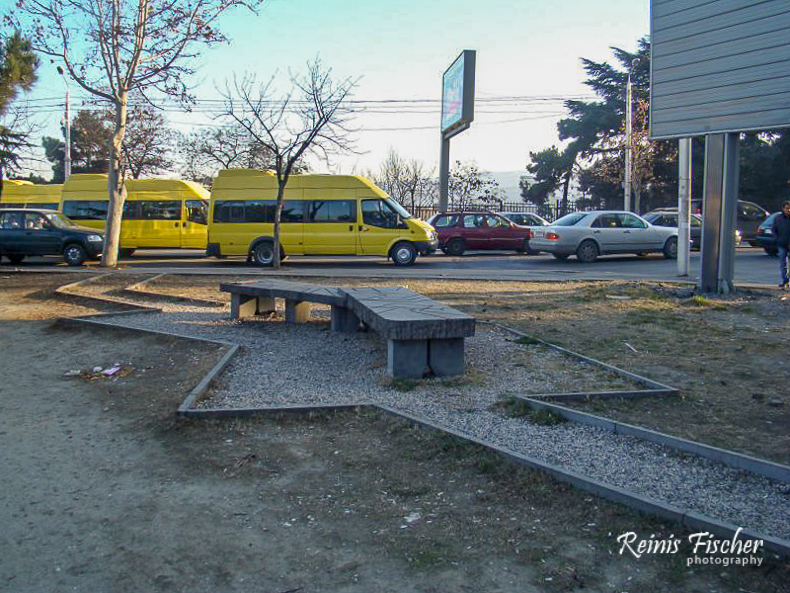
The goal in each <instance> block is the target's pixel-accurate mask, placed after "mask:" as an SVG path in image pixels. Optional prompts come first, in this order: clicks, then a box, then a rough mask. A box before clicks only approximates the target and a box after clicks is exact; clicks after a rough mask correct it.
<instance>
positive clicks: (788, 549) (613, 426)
mask: <svg viewBox="0 0 790 593" xmlns="http://www.w3.org/2000/svg"><path fill="white" fill-rule="evenodd" d="M88 280H91V279H88ZM81 282H82V281H80V282H76V283H73V284H80V283H81ZM67 286H68V285H67ZM89 298H92V299H94V300H97V301H101V302H105V303H106V302H114V301H106V300H102V299H98V298H95V297H89ZM139 309H140V310H139V311H128V312H119V313H113V312H110V313H102V314H97V315H92V316H86V317H82V318H81V317H71V318H64V319H62V320H61V321H62V322H64V323H65V324H67V325H68V324H70V323H73V324H75V325H80V324H86V325H95V326H103V327H111V328H114V329H121V330H126V331H138V332H143V333H149V334H154V335H163V336H168V337H174V338H178V339H184V340H191V341H196V342H202V343H212V344H219V345H222V346H223V347H226V348H228V350H227V351H226V352H225V353H224V355H223V357H222V358H221V359H220V361H219V362H217V364H215V365H214V367H212V369H211V370H210V371H209V373H208V374H207V375H206V376H204V377H203V379H202V380H201V381H200V382H199V383H198V385H197V386H195V387H194V388H193V389H192V390H191V391H190V393H189V394H188V395H187V397H186V399H185V400H184V401H183V402H182V404H181V405H180V406H179V408H178V412H177V414H178V415H179V416H181V417H186V418H196V419H197V418H202V419H208V418H227V417H240V416H241V417H243V416H250V415H253V414H260V413H264V414H265V413H270V414H280V413H309V412H316V411H340V410H348V409H361V408H366V407H371V408H373V409H377V410H381V411H383V412H385V413H388V414H392V415H395V416H397V417H399V418H403V419H406V420H407V421H410V422H413V423H415V424H416V425H418V426H422V427H425V428H428V429H432V430H436V431H440V432H444V433H446V434H450V435H452V436H454V437H456V438H461V439H464V440H467V441H470V442H472V443H475V444H477V445H480V446H482V447H485V448H487V449H489V450H492V451H494V452H495V453H497V454H499V455H501V456H503V457H504V458H506V459H508V460H510V461H512V462H516V463H518V464H519V465H523V466H525V467H530V468H533V469H536V470H540V471H544V472H546V473H548V474H549V475H551V476H552V477H553V478H554V479H557V480H559V481H562V482H565V483H568V484H570V485H572V486H574V487H575V488H578V489H580V490H583V491H586V492H590V493H593V494H596V495H598V496H600V497H602V498H605V499H607V500H611V501H613V502H617V503H620V504H623V505H625V506H627V507H629V508H632V509H635V510H637V511H640V512H643V513H647V514H650V515H653V516H656V517H659V518H661V519H664V520H668V521H671V522H675V523H679V524H681V525H683V526H684V527H686V528H688V529H691V530H696V531H708V532H710V533H713V534H714V535H716V536H718V537H722V538H732V537H734V536H735V534H736V533H737V530H738V527H737V526H735V525H732V524H730V523H726V522H723V521H718V520H716V519H712V518H710V517H706V516H704V515H701V514H699V513H696V512H694V511H686V510H684V509H681V508H679V507H675V506H673V505H669V504H666V503H662V502H660V501H657V500H653V499H651V498H648V497H645V496H642V495H640V494H636V493H633V492H629V491H627V490H624V489H622V488H619V487H616V486H611V485H609V484H605V483H603V482H600V481H598V480H594V479H592V478H589V477H586V476H584V475H582V474H578V473H576V472H572V471H569V470H565V469H563V468H561V467H559V466H556V465H553V464H549V463H544V462H542V461H539V460H537V459H534V458H531V457H527V456H523V455H520V454H518V453H516V452H515V451H512V450H509V449H505V448H502V447H499V446H497V445H494V444H492V443H488V442H486V441H483V440H480V439H477V438H474V437H470V436H468V435H464V434H463V433H460V432H458V431H456V430H453V429H450V428H447V427H442V426H439V425H436V424H433V423H431V422H429V421H427V420H425V419H422V418H418V417H416V416H413V415H411V414H408V413H405V412H401V411H398V410H395V409H393V408H390V407H388V406H383V405H379V404H370V403H362V404H359V403H355V404H334V405H330V406H285V407H270V408H241V409H205V410H199V409H194V408H191V405H193V404H194V403H196V402H197V401H200V398H201V397H203V396H204V395H205V393H206V392H207V390H208V388H209V386H210V384H211V383H212V381H214V380H215V379H216V378H217V376H218V375H219V374H220V373H221V372H222V371H223V370H224V369H225V368H226V367H227V365H228V364H229V363H230V361H231V360H232V358H233V357H234V356H235V354H236V353H237V352H238V351H239V349H240V346H239V345H238V344H233V343H230V342H219V341H214V340H206V339H201V338H192V337H188V336H181V335H178V334H172V333H169V332H164V331H156V330H144V329H138V328H129V327H124V326H118V325H116V324H108V323H104V322H102V321H101V320H100V319H101V318H105V317H110V316H117V315H129V314H137V313H142V312H150V313H155V312H159V311H161V310H160V309H153V308H146V307H139ZM97 318H98V319H97ZM491 325H494V326H496V327H501V328H502V329H504V330H506V331H509V332H511V333H513V334H516V335H524V334H521V333H520V332H517V331H515V330H511V329H510V328H506V327H504V326H499V325H498V324H491ZM537 341H539V342H542V343H544V344H546V345H547V346H549V347H553V348H555V349H557V350H559V351H561V352H564V353H567V354H569V355H571V356H574V357H575V358H578V359H580V360H584V361H586V362H590V363H593V364H598V365H600V366H603V367H605V368H607V369H609V370H612V371H614V372H618V374H621V373H622V374H624V376H627V377H628V378H630V379H631V380H637V381H639V382H641V383H642V384H646V383H647V384H650V385H654V386H656V387H658V388H663V389H673V388H670V387H667V386H664V385H661V384H659V383H655V382H653V381H650V380H649V379H645V378H644V377H639V376H638V375H634V374H632V373H627V372H626V371H622V370H621V369H617V368H616V367H612V366H611V365H606V364H605V363H600V362H599V361H596V360H594V359H590V358H588V357H584V356H581V355H578V354H576V353H574V352H571V351H570V350H566V349H564V348H559V347H556V346H553V345H552V344H549V343H548V342H543V341H542V340H537ZM654 389H655V387H654ZM674 391H677V390H674ZM519 399H524V401H526V402H527V403H528V404H529V405H531V406H533V405H534V406H536V407H546V408H551V409H555V410H556V411H557V412H558V413H562V415H563V416H566V417H567V418H568V419H569V420H572V421H580V420H579V419H581V420H583V421H584V422H582V423H589V424H590V425H593V426H598V427H599V428H604V429H605V430H611V431H612V432H617V430H618V427H620V433H621V434H628V433H629V432H630V434H632V436H635V437H637V438H643V437H642V436H640V435H643V434H644V438H647V440H651V441H652V442H660V443H662V444H665V445H667V446H669V447H673V443H679V444H681V445H682V446H687V447H693V448H692V449H683V450H687V451H689V452H692V453H695V454H700V455H703V454H702V453H700V452H701V451H715V452H717V453H718V454H723V455H724V457H726V458H728V459H729V458H744V459H745V460H747V461H748V462H749V463H753V462H757V463H758V464H760V465H763V466H772V467H773V466H776V467H777V468H779V469H780V470H781V471H782V472H784V471H785V470H787V471H790V468H785V467H784V466H778V464H772V463H770V462H763V461H761V460H757V459H753V458H747V457H746V456H741V455H738V454H735V453H731V452H729V451H724V450H722V449H716V448H715V447H708V446H706V445H701V444H699V443H693V442H691V441H684V440H683V439H676V438H675V437H670V436H668V435H664V434H662V433H657V432H654V431H647V430H644V429H639V428H638V427H634V426H630V425H625V424H621V423H616V422H613V421H610V420H607V419H605V418H600V417H596V416H592V415H589V414H585V413H583V412H576V411H575V410H569V409H567V408H563V407H561V406H557V405H553V404H549V403H546V402H541V401H537V400H530V399H529V398H519ZM703 456H704V455H703ZM712 458H713V459H717V460H719V461H722V462H723V463H726V461H724V460H723V458H722V459H719V458H716V457H712ZM755 467H757V465H755ZM743 469H747V467H744V468H743ZM760 475H765V474H762V473H761V474H760ZM741 534H742V535H743V536H744V537H745V538H751V539H760V540H763V543H764V548H765V549H766V551H771V552H774V553H776V554H778V555H781V556H783V557H790V541H787V540H783V539H780V538H774V537H768V536H764V535H761V534H758V533H756V532H754V531H752V530H749V529H743V530H741Z"/></svg>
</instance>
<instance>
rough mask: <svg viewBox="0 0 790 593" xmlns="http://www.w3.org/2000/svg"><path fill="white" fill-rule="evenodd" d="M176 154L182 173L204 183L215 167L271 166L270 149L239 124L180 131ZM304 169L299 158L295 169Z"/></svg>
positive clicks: (209, 182) (272, 166)
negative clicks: (186, 131)
mask: <svg viewBox="0 0 790 593" xmlns="http://www.w3.org/2000/svg"><path fill="white" fill-rule="evenodd" d="M178 155H179V158H180V160H181V167H182V171H183V174H184V175H186V176H187V177H188V178H190V179H193V180H194V181H200V182H201V183H204V184H206V185H211V179H212V178H213V177H214V176H215V175H216V174H217V170H218V169H236V168H242V169H271V168H274V164H273V163H274V155H273V154H272V153H271V151H270V150H269V149H268V148H267V147H266V146H263V145H262V144H261V143H260V142H258V141H257V140H255V138H253V137H252V136H251V135H250V133H249V132H247V130H245V129H244V128H243V127H241V126H240V125H239V124H233V125H230V126H223V127H220V128H215V129H202V130H197V131H194V132H190V133H189V134H183V135H182V136H181V137H180V138H179V140H178ZM304 171H307V166H306V165H305V164H304V163H302V162H299V163H297V165H296V166H295V167H294V172H304ZM207 181H208V183H207Z"/></svg>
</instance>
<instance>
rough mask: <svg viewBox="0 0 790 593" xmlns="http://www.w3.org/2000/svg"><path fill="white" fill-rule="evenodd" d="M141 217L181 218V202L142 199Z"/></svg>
mask: <svg viewBox="0 0 790 593" xmlns="http://www.w3.org/2000/svg"><path fill="white" fill-rule="evenodd" d="M138 204H140V218H141V219H142V220H181V202H180V201H179V200H167V201H164V200H163V201H148V200H146V201H141V202H138Z"/></svg>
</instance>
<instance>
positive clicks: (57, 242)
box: [0, 208, 104, 266]
mask: <svg viewBox="0 0 790 593" xmlns="http://www.w3.org/2000/svg"><path fill="white" fill-rule="evenodd" d="M103 249H104V233H103V231H97V230H96V229H91V228H87V227H81V226H78V225H77V224H75V223H74V222H72V221H71V220H70V219H69V218H67V217H66V216H64V215H63V214H61V213H60V212H53V211H52V210H45V209H27V208H25V209H22V208H4V209H2V210H0V259H2V257H3V256H5V257H7V258H8V259H9V260H10V261H11V263H14V264H18V263H20V262H21V261H22V260H23V259H24V258H25V257H27V256H29V255H35V256H41V255H62V256H63V259H65V260H66V263H67V264H69V265H70V266H80V265H82V263H83V262H84V261H85V260H86V259H98V258H99V256H101V253H102V250H103Z"/></svg>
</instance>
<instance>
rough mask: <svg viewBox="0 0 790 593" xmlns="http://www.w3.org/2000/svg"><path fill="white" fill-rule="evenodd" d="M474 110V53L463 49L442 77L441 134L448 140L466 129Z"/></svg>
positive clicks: (473, 116)
mask: <svg viewBox="0 0 790 593" xmlns="http://www.w3.org/2000/svg"><path fill="white" fill-rule="evenodd" d="M474 108H475V51H474V50H473V49H465V50H464V51H462V52H461V55H459V56H458V58H456V60H455V61H454V62H453V63H452V65H451V66H450V67H449V68H448V69H447V70H445V72H444V76H443V77H442V124H441V131H442V134H444V136H445V137H446V138H449V137H451V136H454V135H455V134H457V133H458V132H461V131H463V130H465V129H466V128H468V127H469V124H471V123H472V120H473V119H474V118H475V113H474V112H475V109H474Z"/></svg>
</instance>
